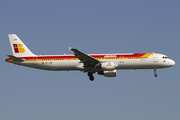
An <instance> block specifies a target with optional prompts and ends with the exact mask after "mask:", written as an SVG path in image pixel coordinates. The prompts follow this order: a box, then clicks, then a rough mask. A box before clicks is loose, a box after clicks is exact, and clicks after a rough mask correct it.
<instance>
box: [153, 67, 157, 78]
mask: <svg viewBox="0 0 180 120" xmlns="http://www.w3.org/2000/svg"><path fill="white" fill-rule="evenodd" d="M157 76H158V75H157V74H156V68H154V77H157Z"/></svg>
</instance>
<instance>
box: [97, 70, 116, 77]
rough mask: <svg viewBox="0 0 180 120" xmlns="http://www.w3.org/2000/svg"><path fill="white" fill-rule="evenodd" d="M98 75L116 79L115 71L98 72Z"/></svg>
mask: <svg viewBox="0 0 180 120" xmlns="http://www.w3.org/2000/svg"><path fill="white" fill-rule="evenodd" d="M98 74H99V75H104V76H105V77H116V75H117V70H113V71H100V72H98Z"/></svg>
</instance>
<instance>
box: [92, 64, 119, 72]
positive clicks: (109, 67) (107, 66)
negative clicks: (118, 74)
mask: <svg viewBox="0 0 180 120" xmlns="http://www.w3.org/2000/svg"><path fill="white" fill-rule="evenodd" d="M117 66H118V65H117V64H116V63H114V62H105V63H99V64H97V65H96V66H95V68H97V69H101V70H107V71H112V70H114V69H115V68H116V67H117Z"/></svg>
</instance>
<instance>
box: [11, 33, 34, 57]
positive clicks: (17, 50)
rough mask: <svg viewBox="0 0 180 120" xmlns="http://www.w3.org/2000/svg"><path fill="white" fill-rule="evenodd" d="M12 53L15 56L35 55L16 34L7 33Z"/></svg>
mask: <svg viewBox="0 0 180 120" xmlns="http://www.w3.org/2000/svg"><path fill="white" fill-rule="evenodd" d="M8 36H9V41H10V44H11V49H12V52H13V55H14V56H16V57H24V56H36V55H34V54H33V53H32V52H31V51H30V50H29V49H28V48H27V47H26V45H25V44H24V43H23V42H22V41H21V40H20V39H19V38H18V36H17V35H16V34H8Z"/></svg>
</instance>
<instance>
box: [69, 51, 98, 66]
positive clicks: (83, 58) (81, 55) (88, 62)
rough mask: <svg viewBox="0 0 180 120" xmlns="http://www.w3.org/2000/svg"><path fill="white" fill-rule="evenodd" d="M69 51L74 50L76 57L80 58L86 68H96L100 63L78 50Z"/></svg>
mask: <svg viewBox="0 0 180 120" xmlns="http://www.w3.org/2000/svg"><path fill="white" fill-rule="evenodd" d="M69 50H72V51H73V52H74V55H75V57H76V58H78V59H79V60H80V61H81V63H84V67H85V68H87V67H94V66H95V65H96V64H97V63H99V62H100V61H99V60H97V59H95V58H93V57H91V56H89V55H87V54H85V53H83V52H81V51H79V50H78V49H75V48H71V47H69Z"/></svg>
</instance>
